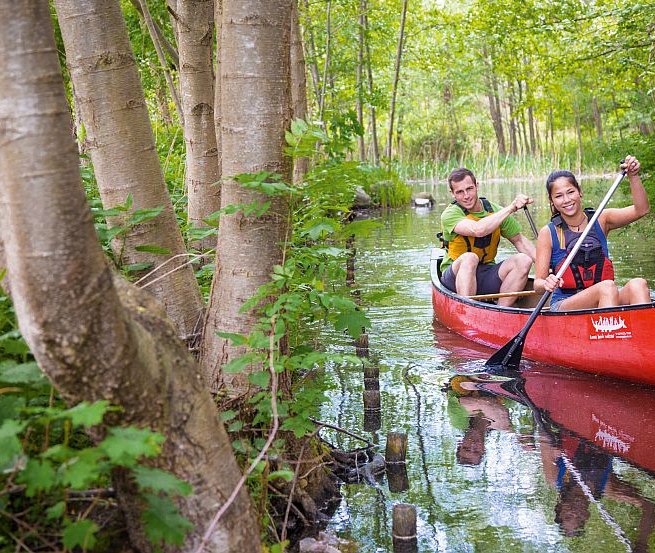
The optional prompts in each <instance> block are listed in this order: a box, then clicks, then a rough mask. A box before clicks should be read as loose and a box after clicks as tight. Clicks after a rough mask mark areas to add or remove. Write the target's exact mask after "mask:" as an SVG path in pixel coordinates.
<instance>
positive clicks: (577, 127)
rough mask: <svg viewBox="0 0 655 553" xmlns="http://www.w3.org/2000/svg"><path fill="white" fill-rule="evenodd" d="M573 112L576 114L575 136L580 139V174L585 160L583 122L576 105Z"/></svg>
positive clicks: (578, 162)
mask: <svg viewBox="0 0 655 553" xmlns="http://www.w3.org/2000/svg"><path fill="white" fill-rule="evenodd" d="M573 112H574V114H575V136H576V137H577V139H578V160H577V165H578V173H581V172H582V159H583V154H584V152H583V150H582V122H581V117H580V110H579V108H578V106H577V105H576V104H574V105H573Z"/></svg>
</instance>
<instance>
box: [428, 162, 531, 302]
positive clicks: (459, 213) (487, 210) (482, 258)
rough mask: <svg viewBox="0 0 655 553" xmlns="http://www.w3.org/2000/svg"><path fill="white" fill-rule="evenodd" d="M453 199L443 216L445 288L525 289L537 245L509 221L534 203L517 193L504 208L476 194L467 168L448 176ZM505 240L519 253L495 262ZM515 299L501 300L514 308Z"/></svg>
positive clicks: (465, 292)
mask: <svg viewBox="0 0 655 553" xmlns="http://www.w3.org/2000/svg"><path fill="white" fill-rule="evenodd" d="M448 186H449V187H450V193H451V194H452V195H453V198H454V201H453V203H452V204H450V205H449V206H448V207H447V208H446V209H444V211H443V213H442V214H441V229H442V232H443V237H444V241H445V242H446V244H447V253H446V256H445V257H444V259H443V262H442V264H441V270H442V278H441V281H442V282H443V284H444V286H446V288H448V289H449V290H451V291H453V292H457V293H458V294H460V295H462V296H473V295H476V294H497V293H501V292H502V293H507V292H519V291H521V290H523V289H524V288H525V284H526V282H527V280H528V273H529V272H530V267H531V266H532V262H533V261H534V260H535V253H536V252H535V247H534V245H533V244H532V242H530V240H528V239H527V238H526V237H525V236H524V235H523V234H521V226H520V225H519V223H518V221H516V220H515V219H514V218H513V217H511V215H512V213H516V212H517V211H518V210H519V209H522V208H523V207H525V206H526V205H527V204H530V203H532V199H531V198H529V197H528V196H525V195H524V194H519V195H517V196H516V198H514V200H513V201H512V203H511V204H510V205H508V206H506V207H501V206H500V205H498V204H495V203H493V202H490V201H489V200H487V199H486V198H484V197H480V196H478V183H477V180H476V179H475V175H474V174H473V173H472V172H471V171H470V170H469V169H466V168H464V167H460V168H459V169H455V170H454V171H452V172H451V173H450V175H449V176H448ZM501 236H503V237H504V238H507V239H508V240H509V241H510V242H511V243H512V244H514V247H515V248H516V249H517V250H518V252H519V253H517V254H514V255H512V256H510V257H508V258H507V259H505V260H504V261H503V262H502V263H498V264H496V252H497V250H498V243H499V242H500V237H501ZM515 301H516V297H512V296H508V297H503V298H499V299H498V305H504V306H510V305H513V304H514V302H515Z"/></svg>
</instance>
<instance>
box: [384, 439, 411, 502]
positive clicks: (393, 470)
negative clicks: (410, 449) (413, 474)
mask: <svg viewBox="0 0 655 553" xmlns="http://www.w3.org/2000/svg"><path fill="white" fill-rule="evenodd" d="M406 457H407V434H405V433H404V432H389V433H388V434H387V448H386V452H385V461H386V465H385V468H386V471H387V483H388V484H389V491H390V492H394V493H396V492H404V491H406V490H408V489H409V477H408V476H407V464H406Z"/></svg>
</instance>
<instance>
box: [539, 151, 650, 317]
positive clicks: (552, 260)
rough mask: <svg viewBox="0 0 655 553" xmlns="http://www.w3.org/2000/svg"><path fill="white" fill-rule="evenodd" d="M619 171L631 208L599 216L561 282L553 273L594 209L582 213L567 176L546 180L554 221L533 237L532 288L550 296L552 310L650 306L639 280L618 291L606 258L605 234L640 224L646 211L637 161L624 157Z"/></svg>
mask: <svg viewBox="0 0 655 553" xmlns="http://www.w3.org/2000/svg"><path fill="white" fill-rule="evenodd" d="M621 167H622V168H623V169H625V171H626V172H627V175H628V180H629V181H630V193H631V195H632V202H633V204H632V205H630V206H628V207H622V208H608V209H604V210H603V211H602V213H601V214H600V215H599V216H598V220H597V221H596V222H595V223H594V226H593V227H592V229H591V230H590V231H589V234H588V235H587V238H586V239H585V241H584V243H583V244H582V246H581V247H580V250H579V251H578V253H577V254H576V255H575V257H574V258H573V261H572V262H571V264H570V265H569V267H568V268H567V269H566V271H565V272H564V274H563V275H562V278H560V279H559V280H558V279H557V278H555V274H556V273H557V272H558V271H559V267H560V265H561V264H562V263H563V261H564V260H565V259H566V257H567V255H568V252H570V251H571V250H572V249H573V246H574V245H575V243H576V242H577V239H578V238H579V237H580V236H581V234H582V232H583V231H584V229H585V227H586V226H587V223H589V221H590V220H591V218H592V216H593V210H588V209H584V208H583V206H582V190H581V189H580V185H579V184H578V181H577V180H576V178H575V176H574V175H573V173H571V172H570V171H553V172H552V173H551V174H550V175H549V176H548V178H547V180H546V189H547V190H548V197H549V198H550V208H551V211H552V212H553V218H552V220H551V222H550V223H549V224H548V225H546V226H545V227H544V228H542V229H541V230H540V231H539V237H538V238H537V262H536V266H535V279H534V288H535V290H539V291H543V290H548V291H549V292H552V293H553V295H552V297H551V299H550V310H551V311H562V310H571V309H587V308H594V307H611V306H614V305H629V304H638V303H650V292H649V289H648V283H647V282H646V281H645V280H644V279H643V278H633V279H631V280H629V281H628V282H627V283H626V284H625V286H623V287H622V288H618V287H617V286H616V284H615V282H614V268H613V266H612V262H611V261H610V259H609V255H608V250H607V238H606V237H607V234H608V233H609V232H610V231H611V230H614V229H617V228H621V227H624V226H626V225H628V224H630V223H632V222H634V221H636V220H637V219H640V218H641V217H643V216H644V215H646V214H647V213H648V212H649V210H650V204H649V201H648V195H647V194H646V190H645V189H644V185H643V184H642V182H641V178H640V177H639V169H640V167H641V166H640V164H639V160H637V158H635V157H633V156H626V158H625V161H624V162H623V164H622V166H621Z"/></svg>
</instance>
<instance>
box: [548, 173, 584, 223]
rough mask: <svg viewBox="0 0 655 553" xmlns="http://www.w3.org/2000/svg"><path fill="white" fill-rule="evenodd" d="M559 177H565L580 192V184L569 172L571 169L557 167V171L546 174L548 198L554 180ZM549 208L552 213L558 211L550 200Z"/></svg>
mask: <svg viewBox="0 0 655 553" xmlns="http://www.w3.org/2000/svg"><path fill="white" fill-rule="evenodd" d="M561 178H565V179H567V180H568V181H569V182H570V183H571V184H572V185H573V186H575V187H576V188H577V189H578V192H582V190H581V189H580V184H578V180H577V179H576V178H575V175H574V174H573V173H571V171H566V170H563V169H558V170H557V171H553V172H552V173H551V174H550V175H548V178H547V179H546V190H548V199H549V200H550V197H551V193H552V190H553V184H555V181H556V180H557V179H561ZM550 210H551V211H552V212H553V215H555V214H557V213H558V212H557V210H556V209H555V208H554V207H553V202H552V201H551V202H550Z"/></svg>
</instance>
